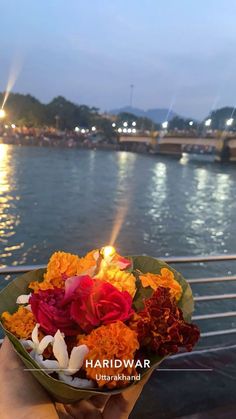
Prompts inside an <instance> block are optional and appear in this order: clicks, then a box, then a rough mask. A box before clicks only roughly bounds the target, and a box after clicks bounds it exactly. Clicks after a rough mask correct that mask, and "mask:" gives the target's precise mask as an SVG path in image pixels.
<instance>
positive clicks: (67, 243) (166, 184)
mask: <svg viewBox="0 0 236 419" xmlns="http://www.w3.org/2000/svg"><path fill="white" fill-rule="evenodd" d="M235 196H236V167H235V166H233V165H229V166H224V165H218V164H201V163H193V162H189V163H188V164H181V163H180V162H179V161H177V160H172V159H168V158H160V157H157V156H145V155H138V154H132V153H127V152H107V151H106V152H102V151H87V150H67V149H48V148H34V147H14V146H8V145H0V215H1V219H0V230H1V236H0V252H1V264H2V265H10V264H13V265H14V264H15V265H16V264H22V263H29V264H30V263H44V262H45V261H47V259H48V257H49V255H50V254H51V253H52V252H53V251H55V250H58V249H64V250H66V251H71V252H77V253H80V254H84V253H85V252H86V251H87V250H89V249H91V248H94V247H100V246H102V245H104V244H106V243H108V241H109V240H110V237H111V232H112V230H113V227H114V223H115V220H117V219H118V218H119V217H118V215H119V214H120V213H121V212H122V211H123V212H124V213H125V211H126V209H127V214H126V216H125V218H124V222H123V223H122V229H121V231H120V234H119V235H118V237H117V241H116V246H117V248H118V249H119V251H120V252H122V253H123V254H139V253H143V254H149V255H153V256H157V257H158V256H159V257H160V256H164V255H177V256H178V255H197V254H205V255H206V254H211V253H224V252H228V253H235V252H236V211H235V209H236V208H235ZM117 214H118V215H117ZM178 269H180V270H182V271H183V273H184V274H185V275H186V276H187V277H193V276H200V275H201V276H211V275H221V274H222V275H223V274H227V273H229V274H230V273H232V274H235V273H236V270H235V265H234V264H233V263H227V264H224V265H221V266H219V265H217V264H211V265H208V266H206V265H205V264H201V265H200V266H198V268H197V270H196V269H195V270H194V269H193V268H192V267H186V266H184V267H178ZM226 286H227V292H230V291H231V290H233V291H234V292H235V291H236V284H235V283H231V284H230V283H228V284H227V285H225V284H220V283H219V284H217V285H216V286H215V287H214V288H212V285H205V288H204V292H208V293H214V292H216V290H218V291H220V292H224V290H225V289H226V288H225V287H226ZM196 291H198V288H197V287H196ZM200 292H201V289H200ZM225 304H226V303H225ZM227 304H229V306H230V304H231V302H227ZM202 307H203V310H205V311H207V310H208V306H207V305H202ZM214 308H215V309H216V310H217V309H218V311H222V308H221V302H215V303H214ZM232 309H233V308H232ZM232 324H233V323H232Z"/></svg>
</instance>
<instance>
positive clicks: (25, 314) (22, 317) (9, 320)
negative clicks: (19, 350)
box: [2, 306, 36, 339]
mask: <svg viewBox="0 0 236 419" xmlns="http://www.w3.org/2000/svg"><path fill="white" fill-rule="evenodd" d="M2 321H3V324H4V327H5V328H6V329H7V330H9V332H11V333H13V335H15V336H16V337H17V338H19V339H27V338H29V337H30V335H31V333H32V330H33V329H34V327H35V324H36V320H35V318H34V315H33V313H32V312H31V311H29V310H27V308H25V307H23V306H20V307H19V308H18V310H17V311H16V312H15V313H13V314H10V313H8V311H4V313H2Z"/></svg>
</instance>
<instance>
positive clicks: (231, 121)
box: [226, 118, 234, 127]
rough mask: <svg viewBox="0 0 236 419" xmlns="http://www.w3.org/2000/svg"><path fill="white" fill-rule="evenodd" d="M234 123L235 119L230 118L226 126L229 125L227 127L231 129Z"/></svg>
mask: <svg viewBox="0 0 236 419" xmlns="http://www.w3.org/2000/svg"><path fill="white" fill-rule="evenodd" d="M233 122H234V118H229V119H227V120H226V125H227V127H230V126H231V125H233Z"/></svg>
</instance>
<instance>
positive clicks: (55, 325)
mask: <svg viewBox="0 0 236 419" xmlns="http://www.w3.org/2000/svg"><path fill="white" fill-rule="evenodd" d="M63 302H64V290H62V289H60V288H54V289H49V290H45V291H42V290H39V291H38V292H37V293H34V294H32V295H31V297H30V299H29V303H30V305H31V309H32V312H33V314H34V317H35V319H36V321H37V323H39V324H40V326H41V329H42V330H43V331H44V332H46V333H47V334H50V335H54V334H55V333H56V332H57V330H58V329H59V330H60V331H61V332H62V333H65V335H66V336H73V335H77V334H78V333H81V329H80V328H79V327H78V324H76V323H75V322H74V321H73V319H72V317H71V313H70V305H69V304H63Z"/></svg>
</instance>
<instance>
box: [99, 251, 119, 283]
mask: <svg viewBox="0 0 236 419" xmlns="http://www.w3.org/2000/svg"><path fill="white" fill-rule="evenodd" d="M115 254H116V249H115V248H114V247H113V246H104V247H102V248H101V250H100V252H99V258H98V261H97V269H96V272H95V275H96V276H97V277H98V276H102V275H103V274H104V273H105V271H106V270H107V268H108V266H109V264H110V262H111V261H112V259H113V257H114V255H115Z"/></svg>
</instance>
